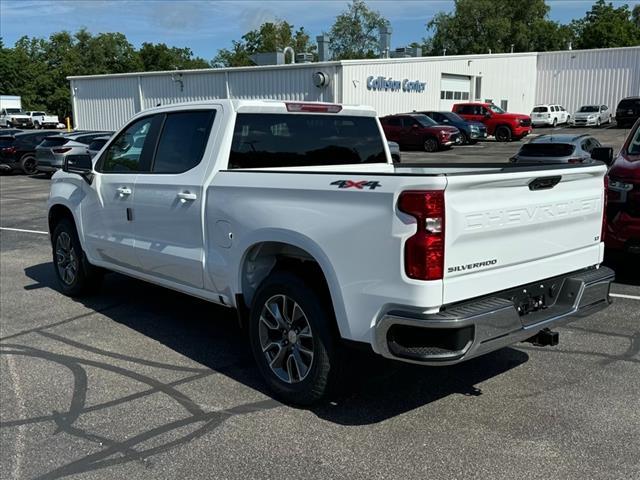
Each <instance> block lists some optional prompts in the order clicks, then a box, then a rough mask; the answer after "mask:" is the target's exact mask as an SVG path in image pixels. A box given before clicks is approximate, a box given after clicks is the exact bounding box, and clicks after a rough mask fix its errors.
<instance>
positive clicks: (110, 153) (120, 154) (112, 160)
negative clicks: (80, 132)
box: [99, 115, 162, 173]
mask: <svg viewBox="0 0 640 480" xmlns="http://www.w3.org/2000/svg"><path fill="white" fill-rule="evenodd" d="M161 118H162V116H160V115H155V116H152V117H146V118H141V119H140V120H138V121H137V122H134V123H133V124H131V125H129V127H127V129H126V130H125V131H124V132H122V133H120V135H118V137H117V138H116V139H115V140H114V141H113V143H111V145H109V148H107V150H106V151H105V152H104V155H103V157H102V165H101V166H100V168H99V171H101V172H104V173H129V172H140V171H144V170H146V169H147V168H148V158H149V155H150V153H149V152H150V151H151V149H152V148H153V145H150V146H149V147H147V148H146V149H145V146H147V144H148V143H150V142H147V140H148V139H150V138H151V137H150V136H149V133H150V132H151V130H152V127H153V126H154V123H156V124H157V122H158V121H159V119H161ZM145 150H146V152H145ZM143 153H144V156H143ZM151 154H152V152H151ZM144 160H147V161H144Z"/></svg>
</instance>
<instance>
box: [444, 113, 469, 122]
mask: <svg viewBox="0 0 640 480" xmlns="http://www.w3.org/2000/svg"><path fill="white" fill-rule="evenodd" d="M442 115H443V116H444V117H446V118H448V119H449V120H451V121H454V122H463V123H464V122H465V121H466V120H465V119H464V118H462V117H461V116H460V115H458V114H457V113H453V112H446V113H443V114H442Z"/></svg>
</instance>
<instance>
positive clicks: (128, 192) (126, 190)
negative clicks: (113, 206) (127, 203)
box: [116, 187, 131, 197]
mask: <svg viewBox="0 0 640 480" xmlns="http://www.w3.org/2000/svg"><path fill="white" fill-rule="evenodd" d="M116 191H117V192H118V194H119V195H120V196H121V197H124V196H126V195H131V189H130V188H129V187H118V188H116Z"/></svg>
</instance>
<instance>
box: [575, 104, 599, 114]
mask: <svg viewBox="0 0 640 480" xmlns="http://www.w3.org/2000/svg"><path fill="white" fill-rule="evenodd" d="M599 110H600V109H599V108H598V107H597V106H596V105H585V106H584V107H580V110H578V111H579V112H584V113H593V112H597V111H599Z"/></svg>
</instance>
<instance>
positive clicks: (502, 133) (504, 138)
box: [495, 126, 511, 142]
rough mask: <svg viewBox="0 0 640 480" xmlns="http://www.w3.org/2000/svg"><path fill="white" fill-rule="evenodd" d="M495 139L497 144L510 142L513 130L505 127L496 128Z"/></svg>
mask: <svg viewBox="0 0 640 480" xmlns="http://www.w3.org/2000/svg"><path fill="white" fill-rule="evenodd" d="M495 137H496V141H497V142H509V141H511V129H509V127H505V126H501V127H498V128H496V133H495Z"/></svg>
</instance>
